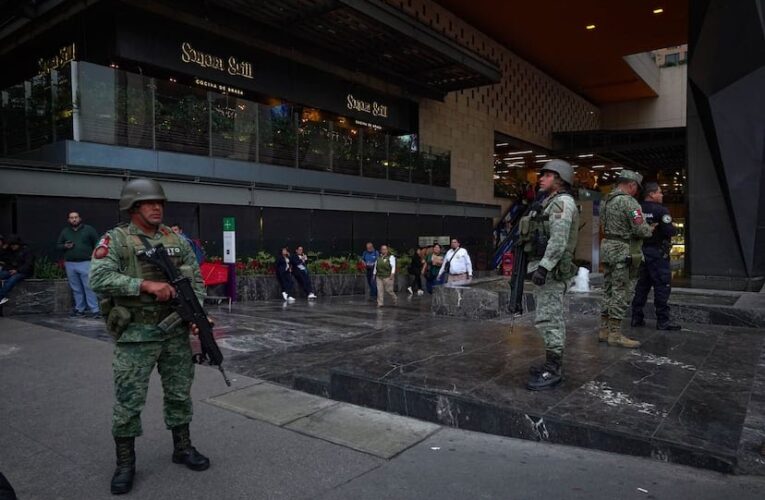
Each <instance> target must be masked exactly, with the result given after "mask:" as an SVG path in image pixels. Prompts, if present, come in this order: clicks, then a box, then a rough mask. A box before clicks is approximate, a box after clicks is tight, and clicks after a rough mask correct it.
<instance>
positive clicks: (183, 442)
mask: <svg viewBox="0 0 765 500" xmlns="http://www.w3.org/2000/svg"><path fill="white" fill-rule="evenodd" d="M172 431H173V462H174V463H176V464H184V465H185V466H186V467H188V468H189V469H191V470H205V469H207V468H208V467H210V460H209V459H208V458H207V457H206V456H204V455H202V454H201V453H199V452H198V451H197V449H196V448H194V447H193V446H191V437H189V424H184V425H179V426H178V427H173V428H172Z"/></svg>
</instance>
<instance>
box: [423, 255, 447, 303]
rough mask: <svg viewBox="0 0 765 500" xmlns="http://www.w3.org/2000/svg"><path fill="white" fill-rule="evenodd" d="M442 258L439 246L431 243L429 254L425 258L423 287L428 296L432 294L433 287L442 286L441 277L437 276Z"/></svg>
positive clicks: (442, 261)
mask: <svg viewBox="0 0 765 500" xmlns="http://www.w3.org/2000/svg"><path fill="white" fill-rule="evenodd" d="M443 263H444V256H443V254H442V253H441V245H439V244H438V243H433V246H432V247H431V251H430V253H429V254H428V255H427V256H426V257H425V287H426V289H427V290H428V293H429V294H431V295H432V294H433V287H435V286H436V285H443V284H444V282H443V278H444V277H443V276H439V272H440V271H441V266H442V265H443Z"/></svg>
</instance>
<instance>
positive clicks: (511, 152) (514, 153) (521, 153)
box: [507, 149, 533, 155]
mask: <svg viewBox="0 0 765 500" xmlns="http://www.w3.org/2000/svg"><path fill="white" fill-rule="evenodd" d="M529 153H533V151H532V150H530V149H529V150H528V151H510V152H509V153H507V154H509V155H527V154H529Z"/></svg>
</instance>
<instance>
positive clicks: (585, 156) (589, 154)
mask: <svg viewBox="0 0 765 500" xmlns="http://www.w3.org/2000/svg"><path fill="white" fill-rule="evenodd" d="M593 156H595V155H594V154H592V153H587V154H586V155H576V157H577V158H592V157H593Z"/></svg>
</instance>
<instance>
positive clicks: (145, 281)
mask: <svg viewBox="0 0 765 500" xmlns="http://www.w3.org/2000/svg"><path fill="white" fill-rule="evenodd" d="M165 201H166V197H165V193H164V191H163V190H162V186H160V185H159V183H158V182H156V181H153V180H150V179H135V180H132V181H130V182H128V183H127V184H126V185H125V186H124V188H123V190H122V194H121V197H120V210H123V211H127V212H128V213H129V214H130V223H129V224H126V225H120V226H117V227H115V228H114V229H112V230H111V231H109V232H107V233H106V234H105V235H104V236H103V238H102V239H101V241H100V242H99V244H98V246H97V247H96V249H95V250H94V251H93V258H92V267H91V273H90V285H91V287H92V288H93V290H94V291H95V292H96V293H97V294H99V296H101V297H102V298H103V300H102V301H101V305H102V309H101V310H102V311H103V312H104V314H105V316H106V322H107V323H106V324H107V329H108V330H109V333H110V334H111V335H112V336H113V337H114V338H115V340H116V343H115V348H114V360H113V364H112V367H113V371H114V392H115V398H116V401H115V404H114V412H113V417H112V434H113V435H114V441H115V444H116V449H117V469H116V470H115V472H114V476H113V477H112V482H111V491H112V493H113V494H121V493H127V492H128V491H130V489H131V488H132V485H133V476H134V474H135V447H134V443H135V437H136V436H140V435H141V432H142V431H141V410H142V409H143V407H144V404H145V402H146V392H147V390H148V386H149V377H150V375H151V372H152V369H153V368H154V366H155V365H156V366H157V371H158V372H159V375H160V377H161V378H162V388H163V390H164V415H165V425H166V426H167V428H168V429H170V430H171V431H172V435H173V444H174V450H173V455H172V460H173V462H175V463H181V464H185V465H186V466H187V467H189V468H190V469H192V470H205V469H207V468H208V467H209V466H210V461H209V460H208V459H207V458H206V457H205V456H203V455H202V454H201V453H199V452H197V450H196V449H195V448H194V447H193V446H191V440H190V438H189V422H191V415H192V409H191V394H190V391H191V383H192V381H193V379H194V365H193V363H192V352H191V346H190V344H189V330H191V332H192V333H198V330H197V328H196V325H189V324H184V323H181V322H179V321H178V320H179V319H180V318H179V317H178V316H177V314H175V313H173V311H172V309H171V307H170V305H169V301H170V300H171V299H172V298H174V297H175V289H174V288H173V287H172V286H171V285H170V284H169V283H168V282H167V279H166V278H165V276H164V274H163V273H162V272H161V271H160V270H159V269H157V268H156V267H154V266H153V265H151V264H149V263H148V262H146V261H144V260H142V259H141V258H140V254H141V253H142V252H143V251H145V249H146V246H147V245H148V246H151V247H153V246H156V245H158V244H160V243H161V244H163V245H164V246H165V248H167V251H168V254H169V255H170V257H171V259H172V260H173V261H174V263H175V264H176V266H178V267H179V268H180V270H181V272H182V273H184V274H185V275H187V276H189V277H193V280H192V281H193V284H194V289H195V291H196V292H197V295H198V297H199V299H200V301H201V300H202V299H203V298H204V285H203V282H202V278H201V275H200V272H199V265H198V264H197V261H196V258H195V255H194V251H193V250H192V249H191V247H190V246H189V244H188V243H187V242H186V241H185V240H184V239H183V238H181V237H179V236H178V235H176V234H175V233H174V232H173V231H172V230H171V229H170V228H168V227H167V226H164V225H163V224H162V216H163V213H164V205H165Z"/></svg>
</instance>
